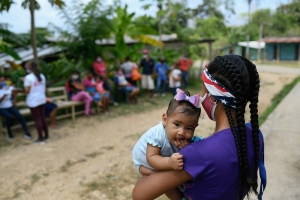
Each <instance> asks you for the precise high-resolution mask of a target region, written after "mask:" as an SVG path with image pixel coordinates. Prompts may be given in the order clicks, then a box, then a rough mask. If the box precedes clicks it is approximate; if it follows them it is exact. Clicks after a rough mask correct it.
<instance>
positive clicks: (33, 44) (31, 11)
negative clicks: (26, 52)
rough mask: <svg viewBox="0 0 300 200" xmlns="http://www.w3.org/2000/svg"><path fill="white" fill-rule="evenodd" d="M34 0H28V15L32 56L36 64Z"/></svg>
mask: <svg viewBox="0 0 300 200" xmlns="http://www.w3.org/2000/svg"><path fill="white" fill-rule="evenodd" d="M34 3H35V2H34V0H30V6H29V8H30V16H31V44H32V49H33V57H34V61H35V62H36V63H37V64H38V56H37V49H36V33H35V25H34V8H35V5H34Z"/></svg>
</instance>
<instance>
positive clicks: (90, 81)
mask: <svg viewBox="0 0 300 200" xmlns="http://www.w3.org/2000/svg"><path fill="white" fill-rule="evenodd" d="M95 84H96V82H95V74H94V73H93V71H90V72H89V73H88V75H87V77H86V78H85V79H84V80H83V85H84V86H85V89H86V91H87V92H88V93H89V94H90V95H91V97H92V98H93V100H94V101H95V102H96V103H98V102H99V101H100V98H101V95H100V94H99V92H97V91H96V87H95Z"/></svg>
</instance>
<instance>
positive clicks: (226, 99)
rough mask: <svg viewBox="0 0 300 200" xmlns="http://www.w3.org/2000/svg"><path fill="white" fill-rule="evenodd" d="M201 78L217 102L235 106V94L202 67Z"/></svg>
mask: <svg viewBox="0 0 300 200" xmlns="http://www.w3.org/2000/svg"><path fill="white" fill-rule="evenodd" d="M202 80H203V83H204V85H205V87H206V88H207V90H208V91H209V93H210V94H211V95H212V96H213V97H214V98H216V99H217V100H218V101H219V102H221V103H223V104H225V105H226V106H230V107H232V108H235V102H236V101H235V96H234V95H233V93H232V92H231V91H230V90H229V89H227V88H226V87H225V86H223V85H222V84H221V83H219V82H218V81H217V80H216V79H214V77H212V76H211V75H210V73H209V72H208V70H207V69H204V71H203V72H202Z"/></svg>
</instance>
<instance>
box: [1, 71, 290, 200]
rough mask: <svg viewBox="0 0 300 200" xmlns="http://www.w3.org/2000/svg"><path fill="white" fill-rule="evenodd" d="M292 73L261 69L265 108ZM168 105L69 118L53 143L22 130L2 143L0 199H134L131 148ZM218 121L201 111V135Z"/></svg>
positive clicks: (55, 133)
mask: <svg viewBox="0 0 300 200" xmlns="http://www.w3.org/2000/svg"><path fill="white" fill-rule="evenodd" d="M293 77H295V75H289V74H285V75H279V74H272V73H271V74H270V73H261V85H262V87H261V96H260V102H259V111H260V113H262V112H263V111H264V110H265V108H266V107H267V106H268V105H269V104H270V101H271V98H272V97H273V96H274V94H276V93H277V92H278V91H279V90H280V89H281V88H282V86H283V85H284V84H286V83H289V82H290V81H291V80H292V78H293ZM165 110H166V107H164V108H162V109H157V110H152V111H148V112H145V113H141V114H132V115H127V116H121V117H118V118H113V119H108V120H105V121H104V122H99V118H98V117H92V118H90V119H86V118H84V117H81V118H78V119H77V120H76V122H75V123H73V122H72V121H71V120H68V121H66V122H64V123H63V127H62V128H61V129H59V130H52V131H51V133H50V134H51V135H50V136H51V142H49V143H47V144H45V145H42V146H39V145H33V144H31V143H28V142H26V141H25V140H24V139H22V138H21V135H20V134H19V135H17V138H16V139H15V140H14V141H13V145H10V146H7V147H3V148H0V160H1V164H0V199H25V200H27V199H28V200H40V199H43V200H52V199H53V200H54V199H55V200H57V199H62V200H65V199H72V200H76V199H78V200H79V199H109V200H111V199H113V200H114V199H116V200H126V199H131V191H132V188H133V186H134V184H135V182H136V180H137V179H138V177H139V175H138V173H137V172H136V170H135V168H134V166H133V164H132V161H131V150H132V147H133V146H134V144H135V143H136V141H137V140H138V138H139V137H140V136H141V134H143V132H145V131H146V130H147V129H149V128H150V127H151V126H154V125H156V124H157V123H158V122H159V121H160V117H161V115H162V113H163V112H165ZM101 121H103V120H101ZM213 125H214V123H213V122H211V121H210V120H209V119H208V118H207V117H206V116H205V117H204V114H202V116H201V119H200V122H199V128H197V131H196V135H203V136H207V135H209V133H211V132H212V131H213ZM33 133H34V131H33ZM203 133H206V134H203ZM0 139H1V140H4V137H1V138H0ZM160 199H164V198H163V197H162V198H160Z"/></svg>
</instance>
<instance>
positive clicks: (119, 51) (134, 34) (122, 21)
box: [112, 5, 164, 63]
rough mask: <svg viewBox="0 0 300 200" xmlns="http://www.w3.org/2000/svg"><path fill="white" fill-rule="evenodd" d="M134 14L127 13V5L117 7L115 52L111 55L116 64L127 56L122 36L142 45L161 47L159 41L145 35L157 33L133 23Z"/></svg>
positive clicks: (114, 32)
mask: <svg viewBox="0 0 300 200" xmlns="http://www.w3.org/2000/svg"><path fill="white" fill-rule="evenodd" d="M134 15H135V13H128V12H127V5H125V7H124V8H122V7H121V6H118V7H117V9H116V17H115V18H114V23H113V24H114V29H113V34H114V36H115V42H116V46H115V51H113V52H112V53H113V54H114V56H115V57H116V58H117V59H118V62H119V63H120V61H123V60H124V59H125V57H126V56H127V55H128V54H129V52H128V48H127V45H126V43H125V40H124V36H126V35H127V36H130V37H131V38H133V39H138V40H139V41H140V42H142V43H146V44H150V45H152V46H159V47H163V46H164V44H163V43H162V42H161V41H157V40H155V39H153V38H151V37H149V36H148V35H146V34H157V31H155V30H153V29H151V28H149V27H147V26H145V25H140V24H137V23H135V22H134V21H133V17H134Z"/></svg>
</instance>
